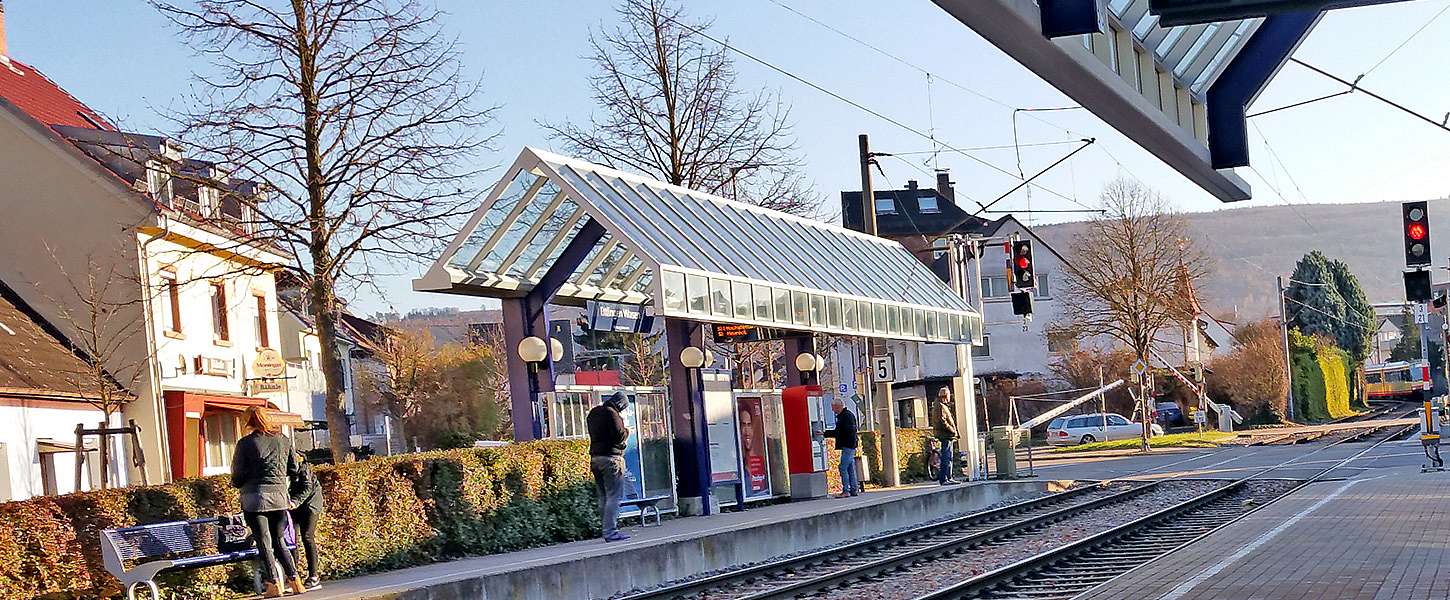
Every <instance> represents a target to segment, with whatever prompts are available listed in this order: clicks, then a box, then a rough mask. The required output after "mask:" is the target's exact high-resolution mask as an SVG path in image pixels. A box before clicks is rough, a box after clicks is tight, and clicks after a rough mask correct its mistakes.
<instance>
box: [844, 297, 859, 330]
mask: <svg viewBox="0 0 1450 600" xmlns="http://www.w3.org/2000/svg"><path fill="white" fill-rule="evenodd" d="M841 304H842V305H843V308H842V311H841V313H842V316H841V326H842V327H844V328H846V329H849V330H852V331H854V330H855V329H856V301H855V300H843V301H842V302H841Z"/></svg>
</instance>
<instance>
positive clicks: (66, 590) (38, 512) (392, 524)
mask: <svg viewBox="0 0 1450 600" xmlns="http://www.w3.org/2000/svg"><path fill="white" fill-rule="evenodd" d="M317 475H318V479H319V480H320V481H321V482H322V488H323V493H324V494H325V495H326V499H327V502H326V504H327V511H326V513H325V514H324V515H323V518H322V521H321V523H320V527H319V536H320V538H321V539H320V540H319V547H320V548H321V550H322V556H321V559H322V569H323V574H324V575H325V576H326V577H328V578H338V577H348V576H354V575H359V574H362V573H370V572H377V571H386V570H392V569H398V568H402V567H409V566H415V565H421V564H427V563H432V562H437V561H441V560H446V559H450V558H455V557H459V556H466V555H476V554H486V553H492V552H503V551H508V550H515V549H520V548H526V547H531V546H539V545H544V544H551V543H557V542H562V541H570V540H578V539H584V538H587V537H592V536H596V535H598V534H599V519H598V515H596V514H595V512H594V510H593V509H592V508H591V507H592V506H593V501H592V495H591V494H592V488H593V480H592V478H591V477H590V474H589V460H588V446H587V444H586V443H585V442H582V441H542V442H530V443H526V444H514V445H510V446H506V447H502V448H490V449H464V450H448V451H440V452H429V453H422V454H409V455H404V456H399V457H392V458H376V459H372V460H368V461H365V462H359V463H350V464H346V465H339V466H335V467H329V466H324V467H319V468H318V469H317ZM237 511H238V500H237V492H236V490H235V489H232V487H231V486H230V485H229V483H228V481H227V479H226V478H225V477H207V478H199V479H188V480H182V481H177V482H174V483H170V484H166V485H157V486H149V487H133V488H122V489H113V490H102V491H96V492H85V493H79V494H70V495H66V496H58V497H56V496H50V497H37V498H33V499H30V500H24V501H20V502H8V503H3V504H0V600H21V599H30V598H48V599H71V598H99V597H107V596H112V595H115V594H116V593H117V592H118V591H119V585H118V584H117V583H116V582H115V580H114V579H113V578H112V577H110V575H109V574H107V573H106V571H105V568H104V567H103V566H102V564H101V557H100V550H99V545H98V539H99V538H98V536H99V532H100V531H101V530H102V529H108V528H112V527H125V526H130V525H136V524H144V523H153V522H159V521H174V520H183V519H191V518H199V517H204V516H214V515H218V514H224V513H235V512H237ZM248 569H250V566H248V565H224V566H218V567H210V568H206V569H200V570H194V571H188V572H183V573H176V574H171V575H167V576H166V577H165V578H164V579H163V587H164V588H165V590H166V592H167V594H168V595H169V596H171V597H174V598H188V599H195V598H229V597H234V596H236V595H237V593H236V592H235V591H232V590H234V589H242V587H241V586H242V585H245V584H246V583H248V582H250V580H251V576H250V572H249V571H248ZM239 584H240V585H239Z"/></svg>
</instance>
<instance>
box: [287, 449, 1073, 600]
mask: <svg viewBox="0 0 1450 600" xmlns="http://www.w3.org/2000/svg"><path fill="white" fill-rule="evenodd" d="M1044 479H1046V478H1044ZM1048 483H1050V482H1048V481H1044V480H1043V479H1039V480H1032V481H1018V482H1008V483H995V482H994V483H972V484H962V485H954V486H945V487H944V486H939V485H936V484H935V483H932V484H923V485H916V486H911V487H904V488H897V489H892V490H872V491H868V492H867V493H865V494H862V495H861V496H858V497H855V498H843V499H836V498H823V499H817V500H810V501H799V502H789V503H783V504H776V505H769V506H758V507H755V508H751V509H749V510H745V511H740V512H727V513H723V514H716V515H711V516H708V517H690V518H678V519H669V520H666V521H665V522H664V523H663V524H662V525H660V526H657V527H656V526H650V527H640V526H638V525H634V524H636V523H637V522H638V521H635V520H633V519H631V520H630V521H627V522H625V523H622V524H625V525H633V526H629V527H626V531H628V532H629V533H630V534H632V535H633V536H634V537H633V539H630V540H628V541H625V542H614V543H605V542H603V541H602V540H598V539H591V540H582V541H577V542H570V543H564V544H555V545H551V546H544V547H539V548H532V549H527V550H521V551H517V552H509V553H505V554H494V555H488V556H479V557H474V558H466V559H461V560H454V561H449V562H443V563H437V564H433V565H426V566H421V567H413V568H409V569H402V570H398V571H391V572H386V573H379V574H374V575H367V576H362V577H356V578H352V579H343V580H336V581H328V582H325V583H324V584H323V588H322V589H321V590H318V591H315V592H311V593H308V594H304V595H301V596H297V598H304V599H307V600H340V599H342V598H349V599H353V598H362V599H383V598H389V599H391V598H406V599H413V598H454V597H468V598H493V597H508V598H514V597H520V598H533V597H541V598H542V597H548V598H607V597H609V596H612V595H615V594H618V593H619V592H623V591H628V590H629V589H631V588H629V587H625V589H608V588H618V587H623V586H621V585H619V584H618V582H614V583H613V584H611V582H605V581H602V580H604V579H606V578H604V577H600V576H599V575H598V572H599V571H627V570H630V569H631V567H636V568H639V569H640V570H643V568H642V567H640V566H639V565H640V563H641V562H649V563H650V564H649V565H647V566H648V567H649V570H651V571H652V570H656V569H657V570H660V571H664V570H667V569H677V570H678V569H682V568H683V569H688V568H691V567H690V566H689V565H691V564H692V563H704V562H705V560H704V556H702V554H710V555H712V556H711V558H717V557H715V556H713V555H715V554H719V553H725V552H748V551H749V550H750V549H748V548H741V546H747V545H753V544H754V543H755V542H759V543H760V545H761V546H762V547H764V546H767V545H768V544H767V538H770V537H772V535H771V534H775V537H781V536H784V537H786V538H790V537H801V536H800V535H799V532H798V531H797V532H792V531H791V528H792V527H796V528H799V527H800V526H801V524H802V523H811V522H812V521H811V520H812V519H815V518H818V517H821V516H823V515H825V516H828V522H829V523H830V526H831V527H832V528H835V529H839V532H827V534H828V535H829V534H835V533H839V535H840V536H841V537H842V538H843V539H852V538H855V537H860V536H863V535H869V534H874V533H877V532H876V531H871V529H873V528H881V527H884V528H885V529H893V528H896V527H901V526H906V525H911V524H915V523H917V522H921V521H926V520H929V519H930V517H929V518H921V519H918V517H917V516H906V515H909V514H910V515H919V514H920V513H921V512H922V511H933V510H934V511H937V512H941V513H943V514H942V515H936V516H938V517H939V516H944V515H945V514H950V513H951V512H956V511H952V510H950V508H949V506H950V503H949V502H947V499H948V498H947V496H948V495H955V496H956V497H958V498H965V497H967V496H968V495H971V496H973V497H975V496H978V495H981V496H984V497H985V496H989V495H991V494H988V493H987V492H984V491H980V490H989V489H996V490H1000V491H1001V492H1003V493H1004V494H1005V495H1008V496H1011V495H1017V494H1019V493H1027V490H1029V489H1031V488H1035V489H1042V488H1043V487H1044V486H1046V485H1047V484H1048ZM1006 492H1012V493H1006ZM993 493H996V492H993ZM995 501H996V500H992V501H991V502H983V505H986V504H991V503H992V502H995ZM873 507H874V508H873ZM966 510H972V509H971V508H967V509H966ZM896 513H900V514H899V515H898V514H896ZM883 516H884V517H885V518H888V519H889V518H895V519H899V520H903V521H904V522H899V523H896V524H894V525H890V524H888V525H880V524H877V523H876V520H878V519H879V518H882V517H883ZM742 531H758V532H759V533H758V534H755V535H754V536H746V538H745V539H744V541H747V542H750V543H738V540H741V538H731V537H730V536H731V535H732V534H738V533H739V532H742ZM777 541H779V540H777ZM787 541H788V539H787ZM679 542H686V543H684V544H681V543H679ZM712 544H713V545H712ZM812 547H815V544H810V545H809V547H801V548H797V549H796V550H808V549H811V548H812ZM698 550H703V552H699V551H698ZM785 553H786V552H781V553H779V554H785ZM770 555H771V556H774V555H777V554H776V553H771V554H770ZM768 557H769V556H761V557H757V558H755V559H754V560H761V559H764V558H768ZM727 562H729V560H727ZM681 565H684V566H681ZM585 570H588V571H593V573H589V574H586V573H585ZM704 570H709V569H708V568H707V569H704ZM690 574H694V573H690ZM611 575H617V574H614V573H611ZM675 575H678V572H676V573H675ZM491 577H493V578H495V579H494V580H492V581H486V582H485V580H489V578H491ZM672 578H674V576H670V577H666V579H672ZM499 580H507V581H506V585H505V584H501V583H500V582H499ZM453 582H459V583H453ZM461 582H475V583H468V584H465V583H461ZM591 582H595V583H598V584H599V587H601V588H606V589H588V588H585V587H584V586H589V585H591ZM450 583H453V585H446V584H450ZM467 586H473V587H471V588H470V587H467ZM439 588H447V589H439ZM500 589H508V590H510V591H511V592H510V593H507V594H505V593H502V592H500V591H499V590H500Z"/></svg>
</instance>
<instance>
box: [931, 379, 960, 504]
mask: <svg viewBox="0 0 1450 600" xmlns="http://www.w3.org/2000/svg"><path fill="white" fill-rule="evenodd" d="M936 404H937V406H936V420H935V422H934V423H932V429H933V434H934V435H935V437H936V441H937V447H938V448H940V449H941V466H940V468H939V469H937V482H938V483H941V484H942V485H950V484H953V483H959V482H958V481H957V479H956V478H955V477H952V454H953V452H952V442H954V441H956V439H957V419H956V417H955V416H953V415H952V412H954V411H953V407H952V393H951V391H949V390H947V388H941V389H940V390H937V393H936Z"/></svg>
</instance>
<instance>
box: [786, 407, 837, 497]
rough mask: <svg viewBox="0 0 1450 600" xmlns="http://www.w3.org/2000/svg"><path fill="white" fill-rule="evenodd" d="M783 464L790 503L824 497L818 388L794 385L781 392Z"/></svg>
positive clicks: (823, 419)
mask: <svg viewBox="0 0 1450 600" xmlns="http://www.w3.org/2000/svg"><path fill="white" fill-rule="evenodd" d="M781 404H782V408H783V409H784V410H783V411H782V412H783V413H784V414H783V416H784V417H785V450H786V462H787V464H788V465H789V466H790V497H791V498H792V499H809V498H823V497H825V496H826V494H827V491H826V416H825V409H824V408H823V407H822V406H821V388H820V386H815V385H798V386H793V387H788V388H785V389H784V390H783V391H782V392H781Z"/></svg>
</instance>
